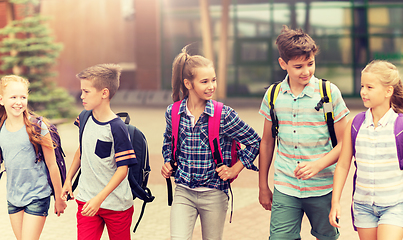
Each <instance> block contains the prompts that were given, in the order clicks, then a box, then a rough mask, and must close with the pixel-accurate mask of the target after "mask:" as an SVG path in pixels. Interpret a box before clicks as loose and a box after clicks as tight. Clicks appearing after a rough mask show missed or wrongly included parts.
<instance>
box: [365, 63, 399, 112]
mask: <svg viewBox="0 0 403 240" xmlns="http://www.w3.org/2000/svg"><path fill="white" fill-rule="evenodd" d="M363 73H371V74H374V75H376V76H377V78H378V79H379V81H380V82H381V84H382V85H383V86H385V87H388V86H391V87H393V95H392V97H391V98H390V105H391V107H392V109H393V110H394V111H395V112H397V113H403V85H402V80H401V79H400V74H399V71H398V70H397V68H396V66H395V65H393V64H392V63H390V62H388V61H384V60H373V61H372V62H370V63H369V64H368V65H367V66H366V67H365V68H364V69H363V70H362V71H361V74H363Z"/></svg>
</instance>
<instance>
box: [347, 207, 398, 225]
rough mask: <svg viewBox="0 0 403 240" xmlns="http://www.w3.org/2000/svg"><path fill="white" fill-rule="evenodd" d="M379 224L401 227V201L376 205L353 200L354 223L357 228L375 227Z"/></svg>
mask: <svg viewBox="0 0 403 240" xmlns="http://www.w3.org/2000/svg"><path fill="white" fill-rule="evenodd" d="M379 224H387V225H394V226H399V227H403V203H399V204H396V205H393V206H387V207H382V206H377V205H375V204H373V205H369V204H361V203H356V202H354V225H355V226H356V227H358V228H376V227H378V225H379Z"/></svg>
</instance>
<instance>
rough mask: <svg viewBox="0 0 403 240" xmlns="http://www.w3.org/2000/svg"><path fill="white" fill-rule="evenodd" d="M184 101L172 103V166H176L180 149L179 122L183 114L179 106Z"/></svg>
mask: <svg viewBox="0 0 403 240" xmlns="http://www.w3.org/2000/svg"><path fill="white" fill-rule="evenodd" d="M181 103H182V101H177V102H175V103H174V104H173V105H172V110H171V125H172V158H171V161H170V163H171V166H172V168H174V169H175V168H176V167H175V165H174V163H175V162H176V161H177V159H176V157H177V156H176V150H177V149H178V139H179V122H180V118H181V116H180V115H179V114H178V113H179V108H180V106H181Z"/></svg>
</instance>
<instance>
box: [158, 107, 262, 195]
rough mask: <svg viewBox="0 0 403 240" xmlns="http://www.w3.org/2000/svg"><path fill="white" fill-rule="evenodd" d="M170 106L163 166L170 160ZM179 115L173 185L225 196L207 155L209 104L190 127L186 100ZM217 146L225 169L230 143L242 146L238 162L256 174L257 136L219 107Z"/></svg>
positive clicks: (232, 113) (224, 185)
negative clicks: (217, 192)
mask: <svg viewBox="0 0 403 240" xmlns="http://www.w3.org/2000/svg"><path fill="white" fill-rule="evenodd" d="M171 111H172V104H171V105H170V106H168V108H167V111H166V113H165V119H166V130H165V133H164V144H163V147H162V155H163V157H164V161H165V162H169V161H170V160H171V156H172V124H171V123H172V121H171ZM178 114H180V115H181V118H180V123H179V135H178V136H179V141H178V153H179V155H178V170H177V171H176V172H175V182H176V183H177V184H182V185H185V186H186V187H189V188H192V189H193V188H197V187H207V188H212V189H219V190H222V191H224V192H225V193H228V187H229V185H228V181H225V182H224V181H223V180H222V179H220V177H219V176H218V174H217V172H216V171H215V167H216V165H215V163H214V161H213V157H212V154H211V149H210V146H209V140H208V118H209V117H210V116H213V115H214V109H213V103H212V101H211V100H209V101H207V103H206V108H205V110H204V112H203V113H202V115H201V116H200V118H199V119H198V120H197V121H196V123H195V125H194V127H192V122H191V121H192V120H191V118H190V116H189V115H187V114H186V99H184V100H183V101H182V103H181V105H180V108H179V113H178ZM219 135H220V146H221V150H222V154H223V158H224V164H226V165H229V164H230V161H231V142H232V139H235V140H237V141H238V142H240V143H242V144H243V145H245V148H244V149H242V150H239V151H238V158H239V160H240V161H241V162H242V164H243V165H244V166H245V167H246V168H248V169H252V170H255V171H257V170H258V169H257V167H256V166H254V165H253V161H254V160H255V158H256V156H257V154H258V153H259V144H260V137H259V135H258V134H257V133H256V132H255V131H254V130H253V129H252V128H251V127H250V126H249V125H247V124H246V123H245V122H244V121H242V120H241V119H240V118H239V117H238V114H237V113H236V112H235V111H234V110H233V109H232V108H230V107H228V106H225V105H224V106H223V109H222V113H221V121H220V133H219Z"/></svg>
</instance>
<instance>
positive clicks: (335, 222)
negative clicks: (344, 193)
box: [329, 203, 340, 228]
mask: <svg viewBox="0 0 403 240" xmlns="http://www.w3.org/2000/svg"><path fill="white" fill-rule="evenodd" d="M339 219H340V204H338V203H337V204H333V203H332V209H330V213H329V222H330V224H331V225H332V226H333V227H337V228H340V225H339Z"/></svg>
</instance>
